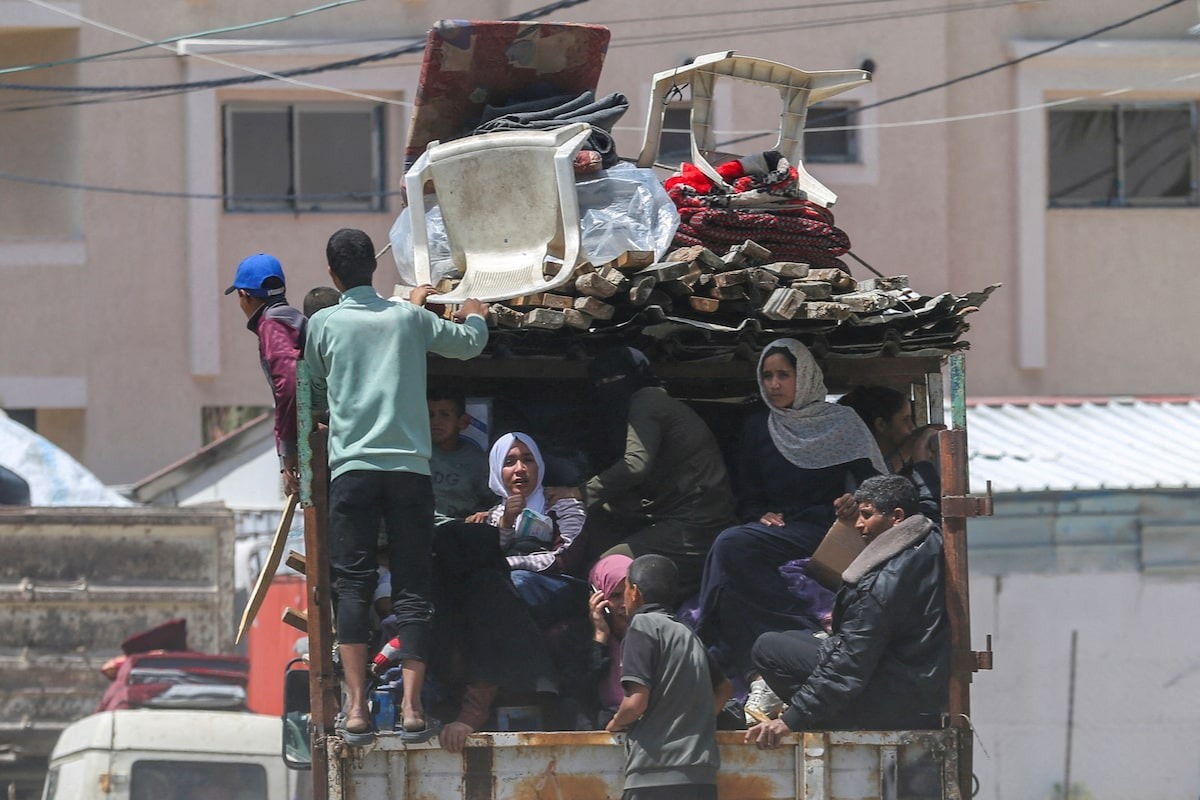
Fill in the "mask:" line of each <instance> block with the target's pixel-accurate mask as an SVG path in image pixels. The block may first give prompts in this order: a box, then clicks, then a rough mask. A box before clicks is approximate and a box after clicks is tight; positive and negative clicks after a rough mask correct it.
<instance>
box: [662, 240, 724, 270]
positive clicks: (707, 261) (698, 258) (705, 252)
mask: <svg viewBox="0 0 1200 800" xmlns="http://www.w3.org/2000/svg"><path fill="white" fill-rule="evenodd" d="M665 260H666V261H683V262H686V263H689V264H690V263H696V264H701V265H703V266H706V267H708V268H710V269H726V265H725V262H724V261H723V260H721V257H720V256H719V255H717V254H716V253H714V252H713V251H712V250H709V249H708V248H707V247H705V246H704V245H702V244H694V245H690V246H688V247H680V248H678V249H676V250H672V251H671V252H670V253H667V257H666V259H665Z"/></svg>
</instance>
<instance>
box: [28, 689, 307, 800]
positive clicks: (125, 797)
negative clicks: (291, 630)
mask: <svg viewBox="0 0 1200 800" xmlns="http://www.w3.org/2000/svg"><path fill="white" fill-rule="evenodd" d="M280 737H281V731H280V720H279V718H278V717H275V716H269V715H265V714H251V713H248V712H240V711H197V710H188V711H180V710H168V709H157V708H156V709H148V708H139V709H121V710H116V711H102V712H100V713H98V714H92V715H90V716H87V717H84V718H83V719H81V720H79V721H77V722H75V723H73V724H71V725H69V726H67V728H66V729H65V730H63V732H62V735H61V736H59V738H58V742H57V743H56V744H55V745H54V750H53V752H52V753H51V754H50V769H49V773H48V775H47V777H46V787H45V791H44V794H43V795H42V800H118V799H119V800H202V798H222V800H284V799H285V798H292V797H294V796H295V794H294V792H295V786H296V780H297V775H298V774H299V773H296V772H292V771H290V770H288V769H286V768H285V766H284V762H283V760H282V759H281V758H280V754H279V742H280Z"/></svg>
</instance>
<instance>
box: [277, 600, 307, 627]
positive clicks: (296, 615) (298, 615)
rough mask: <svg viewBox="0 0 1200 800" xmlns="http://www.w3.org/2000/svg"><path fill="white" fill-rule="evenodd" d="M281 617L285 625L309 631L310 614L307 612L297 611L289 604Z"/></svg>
mask: <svg viewBox="0 0 1200 800" xmlns="http://www.w3.org/2000/svg"><path fill="white" fill-rule="evenodd" d="M279 618H280V620H282V622H283V624H284V625H291V626H292V627H293V628H295V629H296V630H298V631H304V632H305V633H308V614H305V613H304V612H303V611H297V610H296V609H294V608H292V607H291V606H288V607H287V608H284V609H283V614H281V615H280V617H279Z"/></svg>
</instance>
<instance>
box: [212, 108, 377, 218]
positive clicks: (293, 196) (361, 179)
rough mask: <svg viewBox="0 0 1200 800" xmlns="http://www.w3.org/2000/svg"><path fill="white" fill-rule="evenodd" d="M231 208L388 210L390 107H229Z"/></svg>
mask: <svg viewBox="0 0 1200 800" xmlns="http://www.w3.org/2000/svg"><path fill="white" fill-rule="evenodd" d="M224 110H225V210H226V211H382V210H384V204H383V187H384V182H385V176H384V168H383V107H382V106H380V105H359V104H348V103H347V104H339V105H318V104H313V105H242V104H229V105H226V106H225V109H224Z"/></svg>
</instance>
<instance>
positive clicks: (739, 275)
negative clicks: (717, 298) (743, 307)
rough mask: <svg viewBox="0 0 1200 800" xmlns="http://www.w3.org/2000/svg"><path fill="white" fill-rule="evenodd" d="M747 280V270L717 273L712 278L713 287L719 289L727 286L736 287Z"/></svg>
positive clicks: (748, 277)
mask: <svg viewBox="0 0 1200 800" xmlns="http://www.w3.org/2000/svg"><path fill="white" fill-rule="evenodd" d="M749 280H750V270H749V269H735V270H731V271H729V272H718V273H717V274H715V275H713V276H712V282H713V285H714V286H716V287H718V288H721V289H724V288H726V287H728V286H736V285H738V284H740V283H746V282H747V281H749Z"/></svg>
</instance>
